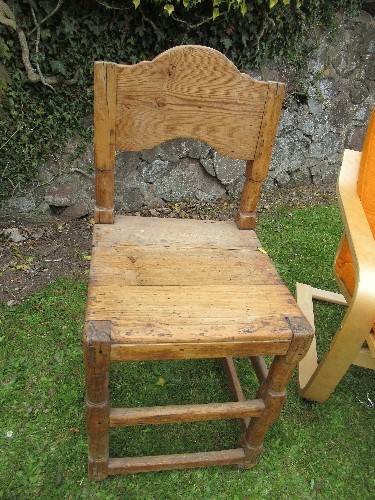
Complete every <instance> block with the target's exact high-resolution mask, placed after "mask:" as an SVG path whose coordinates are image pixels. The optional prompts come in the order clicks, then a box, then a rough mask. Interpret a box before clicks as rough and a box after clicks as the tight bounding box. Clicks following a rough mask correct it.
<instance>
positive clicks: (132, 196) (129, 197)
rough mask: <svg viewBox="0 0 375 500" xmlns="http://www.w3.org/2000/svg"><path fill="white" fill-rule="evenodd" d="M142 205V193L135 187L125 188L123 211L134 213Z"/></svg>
mask: <svg viewBox="0 0 375 500" xmlns="http://www.w3.org/2000/svg"><path fill="white" fill-rule="evenodd" d="M143 204H144V198H143V195H142V192H141V190H140V189H139V188H137V187H127V188H125V190H124V210H125V211H127V212H135V211H136V210H139V209H140V208H141V207H142V206H143Z"/></svg>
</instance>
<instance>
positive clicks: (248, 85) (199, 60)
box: [116, 46, 278, 159]
mask: <svg viewBox="0 0 375 500" xmlns="http://www.w3.org/2000/svg"><path fill="white" fill-rule="evenodd" d="M270 86H271V87H272V86H275V88H277V86H278V84H276V83H275V84H273V83H266V82H259V81H256V80H253V79H251V78H250V77H249V76H248V75H245V74H242V73H240V72H239V71H238V70H237V68H236V67H235V66H234V65H233V64H232V63H231V62H230V61H229V60H228V59H227V58H226V57H225V56H223V55H222V54H220V53H219V52H217V51H215V50H213V49H210V48H207V47H200V46H185V47H178V48H174V49H170V50H168V51H166V52H164V53H163V54H161V55H160V56H158V57H156V58H155V59H154V60H153V61H146V62H145V61H143V62H141V63H139V64H136V65H132V66H125V65H119V66H118V114H117V116H118V118H117V122H116V125H117V130H118V134H117V135H116V147H117V148H118V149H124V150H127V151H140V150H142V149H149V148H152V147H153V146H156V145H157V144H160V143H162V142H165V141H167V140H170V139H176V138H188V137H189V138H192V139H198V140H201V141H203V142H205V143H207V144H209V145H210V146H212V147H213V148H215V149H216V150H217V151H219V152H220V153H221V154H223V155H226V156H229V157H231V158H241V159H252V158H254V157H255V154H256V151H257V147H258V137H259V135H260V130H261V126H262V120H263V116H264V108H265V102H266V100H267V98H268V95H269V88H270Z"/></svg>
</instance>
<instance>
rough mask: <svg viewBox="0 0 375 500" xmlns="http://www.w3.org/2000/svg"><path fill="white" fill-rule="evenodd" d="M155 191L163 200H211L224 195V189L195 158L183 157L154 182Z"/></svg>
mask: <svg viewBox="0 0 375 500" xmlns="http://www.w3.org/2000/svg"><path fill="white" fill-rule="evenodd" d="M155 187H156V191H157V193H158V195H159V196H160V198H162V199H163V200H164V201H171V202H175V201H184V200H191V199H193V200H194V199H195V200H199V201H212V200H215V199H219V198H222V197H223V196H225V194H226V193H225V189H224V188H223V187H222V186H220V184H219V182H218V181H217V180H216V179H214V178H212V177H211V176H210V175H208V174H207V173H206V172H205V170H204V169H203V168H202V167H201V165H200V162H199V161H198V160H195V159H188V158H185V159H183V160H181V161H180V162H179V163H178V165H177V166H176V167H175V168H174V169H173V170H172V171H171V173H170V175H169V176H168V177H165V178H164V179H162V180H159V181H158V182H156V183H155Z"/></svg>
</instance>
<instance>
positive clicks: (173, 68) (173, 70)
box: [167, 64, 176, 78]
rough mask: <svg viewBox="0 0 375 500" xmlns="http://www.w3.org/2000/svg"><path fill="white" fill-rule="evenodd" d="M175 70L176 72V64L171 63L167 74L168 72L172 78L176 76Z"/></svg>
mask: <svg viewBox="0 0 375 500" xmlns="http://www.w3.org/2000/svg"><path fill="white" fill-rule="evenodd" d="M175 72H176V66H175V64H170V65H169V66H168V69H167V74H168V76H169V77H170V78H172V76H174V74H175Z"/></svg>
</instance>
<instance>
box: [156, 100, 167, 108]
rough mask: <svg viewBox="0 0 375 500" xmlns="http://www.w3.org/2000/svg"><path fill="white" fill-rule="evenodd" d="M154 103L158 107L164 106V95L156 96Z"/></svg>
mask: <svg viewBox="0 0 375 500" xmlns="http://www.w3.org/2000/svg"><path fill="white" fill-rule="evenodd" d="M156 105H157V107H158V108H164V106H165V99H164V97H157V98H156Z"/></svg>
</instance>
